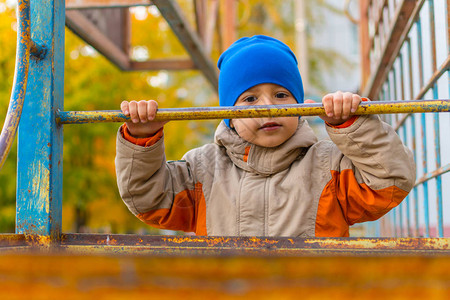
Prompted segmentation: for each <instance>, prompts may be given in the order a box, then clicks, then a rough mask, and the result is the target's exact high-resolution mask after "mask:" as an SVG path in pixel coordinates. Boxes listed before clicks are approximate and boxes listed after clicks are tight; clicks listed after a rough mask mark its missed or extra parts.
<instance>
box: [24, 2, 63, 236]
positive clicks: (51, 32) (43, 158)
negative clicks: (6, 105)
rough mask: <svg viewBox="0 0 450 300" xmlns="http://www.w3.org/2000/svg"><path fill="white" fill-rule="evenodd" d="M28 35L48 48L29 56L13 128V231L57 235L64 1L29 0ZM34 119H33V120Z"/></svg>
mask: <svg viewBox="0 0 450 300" xmlns="http://www.w3.org/2000/svg"><path fill="white" fill-rule="evenodd" d="M30 9H31V11H33V13H32V14H31V24H33V26H31V28H32V30H31V38H32V39H33V40H34V41H39V44H41V45H42V46H43V47H45V48H46V49H48V53H47V55H45V57H43V58H41V59H31V60H30V67H29V74H28V80H29V83H30V84H29V85H28V86H27V91H26V96H25V104H24V108H23V112H22V120H21V122H20V125H19V133H18V162H17V169H18V172H17V197H16V199H17V200H16V201H17V211H16V233H25V234H39V235H44V236H49V237H50V238H51V240H54V241H57V240H58V239H59V237H60V234H61V211H62V147H63V143H62V141H63V134H62V126H60V125H58V124H57V123H56V112H57V111H58V110H60V109H62V108H63V101H64V51H61V50H59V49H64V19H65V15H64V1H62V0H51V1H33V2H31V4H30ZM37 124H38V125H37Z"/></svg>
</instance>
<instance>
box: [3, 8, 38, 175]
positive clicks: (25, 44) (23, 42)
mask: <svg viewBox="0 0 450 300" xmlns="http://www.w3.org/2000/svg"><path fill="white" fill-rule="evenodd" d="M31 44H32V42H31V35H30V1H29V0H19V1H18V20H17V52H16V69H15V72H14V83H13V88H12V93H11V98H10V102H9V107H8V112H7V114H6V118H5V123H4V124H3V128H2V133H1V135H0V169H1V167H2V166H3V164H4V162H5V160H6V158H7V156H8V154H9V150H10V149H11V146H12V143H13V141H14V138H15V136H16V132H17V126H18V125H19V121H20V117H21V115H22V108H23V103H24V100H25V93H26V90H27V81H28V68H29V61H30V51H31Z"/></svg>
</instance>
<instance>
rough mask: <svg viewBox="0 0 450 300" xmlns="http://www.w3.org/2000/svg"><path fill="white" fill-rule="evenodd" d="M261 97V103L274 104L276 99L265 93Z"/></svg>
mask: <svg viewBox="0 0 450 300" xmlns="http://www.w3.org/2000/svg"><path fill="white" fill-rule="evenodd" d="M260 98H261V100H262V101H261V105H272V104H274V101H273V99H272V98H271V97H269V96H268V95H263V96H261V97H260Z"/></svg>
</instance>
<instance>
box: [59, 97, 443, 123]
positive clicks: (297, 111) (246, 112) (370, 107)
mask: <svg viewBox="0 0 450 300" xmlns="http://www.w3.org/2000/svg"><path fill="white" fill-rule="evenodd" d="M449 111H450V100H424V101H386V102H381V101H376V102H375V101H374V102H363V103H361V104H360V106H359V107H358V109H357V111H356V112H355V115H371V114H391V113H424V112H449ZM320 115H325V110H324V108H323V106H322V104H321V103H314V104H290V105H260V106H247V107H242V106H228V107H196V108H165V109H164V108H162V109H158V112H157V113H156V117H155V121H175V120H205V119H241V118H264V117H266V118H267V117H269V118H270V117H293V116H320ZM129 120H130V117H127V116H125V115H124V114H123V113H122V112H121V111H119V110H104V111H60V112H58V114H57V122H58V123H59V124H82V123H105V122H125V121H129Z"/></svg>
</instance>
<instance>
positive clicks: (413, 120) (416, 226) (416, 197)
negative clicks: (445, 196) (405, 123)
mask: <svg viewBox="0 0 450 300" xmlns="http://www.w3.org/2000/svg"><path fill="white" fill-rule="evenodd" d="M411 131H412V132H413V137H412V144H413V156H414V161H415V162H417V149H416V118H415V116H414V115H411ZM413 193H414V235H415V236H416V237H418V236H419V235H420V224H419V191H418V188H417V186H415V187H414V188H413Z"/></svg>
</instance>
